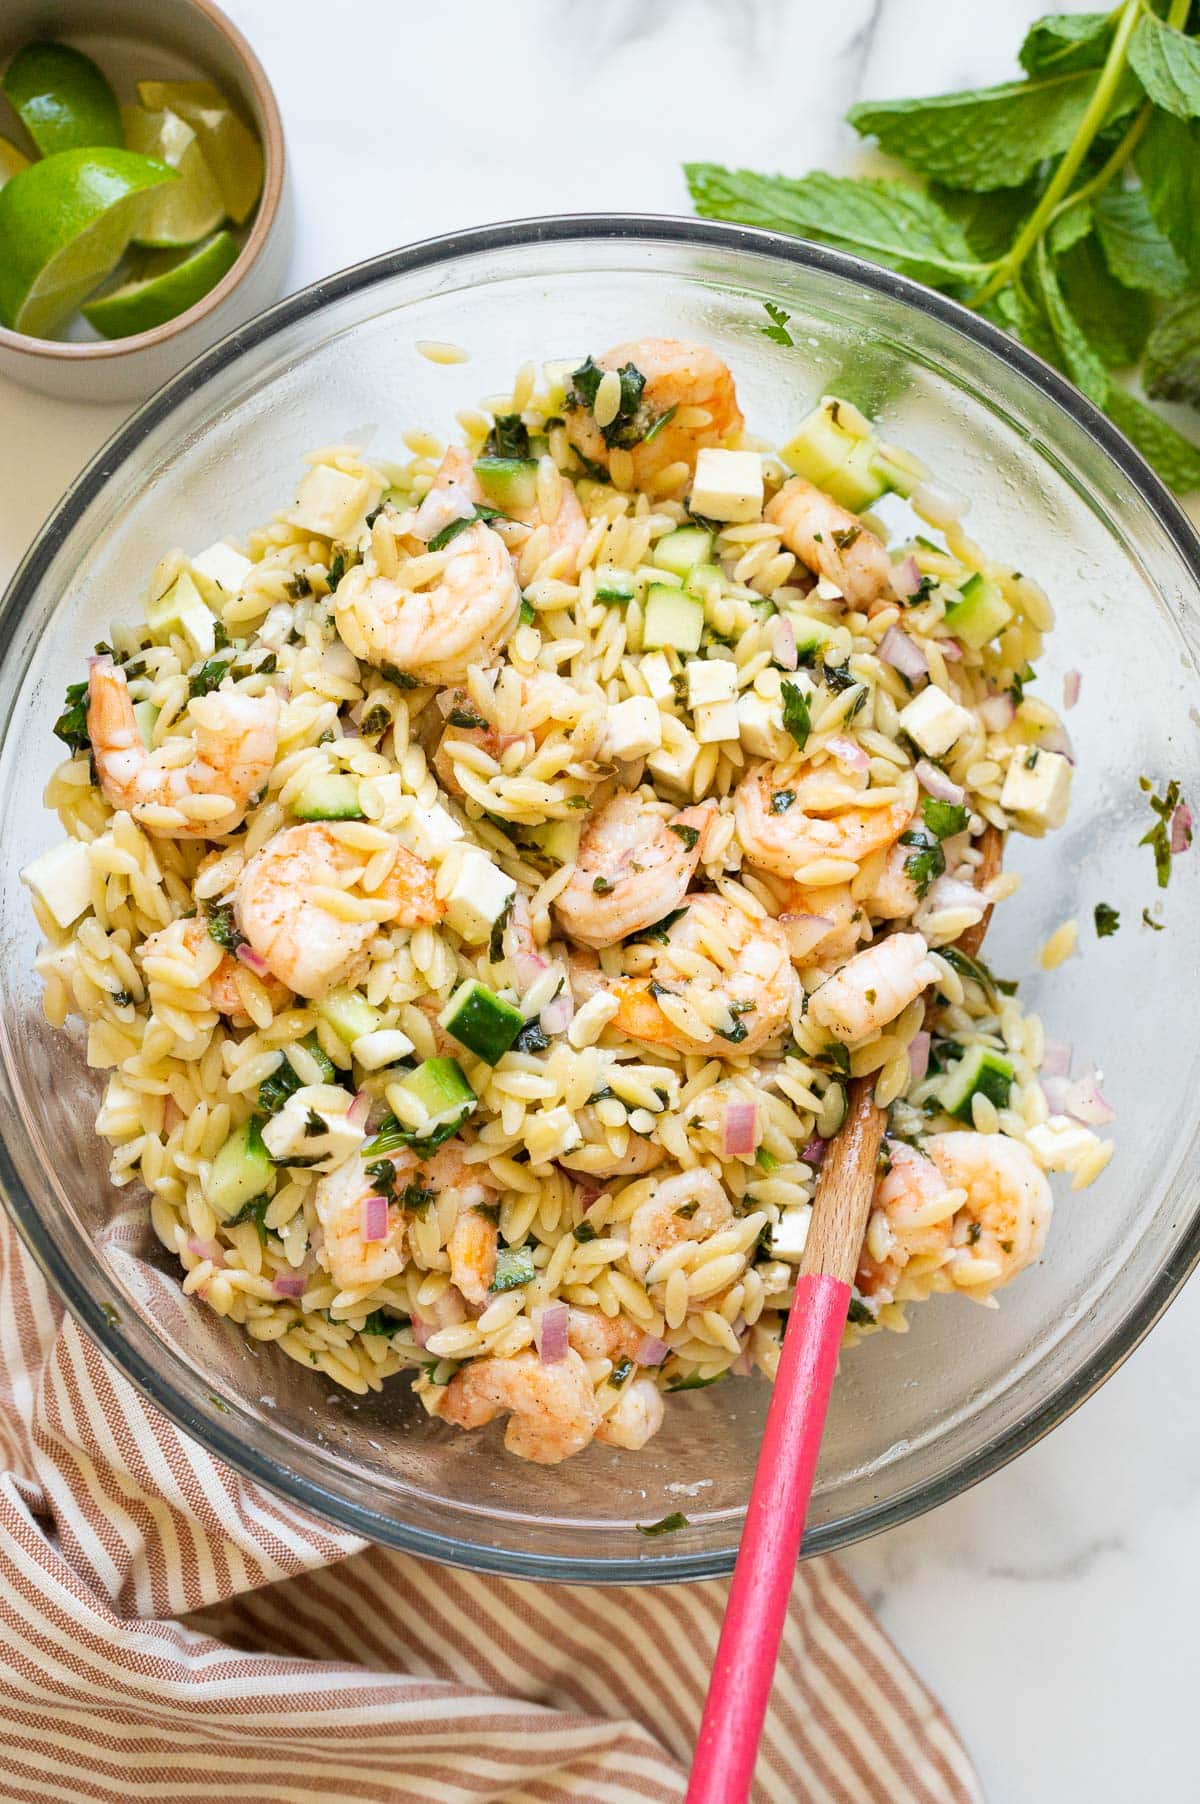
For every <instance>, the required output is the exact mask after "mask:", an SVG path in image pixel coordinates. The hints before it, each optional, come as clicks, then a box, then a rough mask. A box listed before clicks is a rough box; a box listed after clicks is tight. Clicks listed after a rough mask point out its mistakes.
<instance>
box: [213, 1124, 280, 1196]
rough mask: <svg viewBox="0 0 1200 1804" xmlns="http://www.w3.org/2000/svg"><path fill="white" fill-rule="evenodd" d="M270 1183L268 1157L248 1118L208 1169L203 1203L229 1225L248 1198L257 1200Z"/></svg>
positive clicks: (271, 1170)
mask: <svg viewBox="0 0 1200 1804" xmlns="http://www.w3.org/2000/svg"><path fill="white" fill-rule="evenodd" d="M274 1183H275V1169H274V1167H273V1166H272V1164H271V1156H270V1154H269V1153H268V1151H267V1149H266V1147H265V1146H264V1145H263V1137H262V1131H261V1129H260V1128H259V1125H258V1122H257V1120H256V1119H255V1117H254V1116H253V1115H252V1116H251V1117H250V1119H249V1121H243V1123H242V1125H241V1127H236V1128H234V1130H233V1132H232V1134H230V1136H229V1138H228V1140H227V1141H226V1142H225V1144H224V1146H222V1147H221V1149H220V1151H219V1152H218V1153H217V1156H216V1158H215V1159H214V1160H213V1162H212V1164H211V1165H210V1166H209V1168H208V1177H207V1179H206V1181H205V1184H204V1200H205V1202H206V1203H207V1204H208V1206H209V1208H210V1209H211V1210H212V1212H213V1214H214V1215H215V1216H217V1217H218V1218H219V1219H220V1220H221V1221H232V1219H233V1217H234V1216H235V1215H236V1214H237V1212H238V1210H239V1209H241V1208H243V1207H244V1205H245V1204H246V1203H248V1202H249V1201H250V1199H251V1197H255V1196H261V1194H262V1192H263V1191H264V1190H270V1189H271V1188H272V1187H273V1186H274Z"/></svg>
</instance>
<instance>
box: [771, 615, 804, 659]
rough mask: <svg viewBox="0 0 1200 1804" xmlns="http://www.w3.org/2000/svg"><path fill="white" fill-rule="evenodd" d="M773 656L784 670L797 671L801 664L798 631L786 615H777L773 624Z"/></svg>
mask: <svg viewBox="0 0 1200 1804" xmlns="http://www.w3.org/2000/svg"><path fill="white" fill-rule="evenodd" d="M771 655H772V657H773V658H774V659H775V662H776V663H777V664H778V665H780V667H781V668H782V669H784V670H795V669H796V667H797V665H798V664H799V662H800V657H799V653H798V652H797V650H796V629H795V627H794V626H793V625H792V623H791V621H790V620H789V619H788V618H787V616H786V615H784V614H777V615H776V616H775V618H774V620H773V621H772V622H771Z"/></svg>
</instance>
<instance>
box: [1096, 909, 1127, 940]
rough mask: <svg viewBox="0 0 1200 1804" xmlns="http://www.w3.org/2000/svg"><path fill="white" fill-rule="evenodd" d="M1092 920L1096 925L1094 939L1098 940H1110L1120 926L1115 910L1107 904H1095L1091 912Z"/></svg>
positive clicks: (1119, 918) (1119, 919) (1118, 916)
mask: <svg viewBox="0 0 1200 1804" xmlns="http://www.w3.org/2000/svg"><path fill="white" fill-rule="evenodd" d="M1092 919H1093V920H1094V921H1095V923H1096V938H1097V939H1100V940H1107V939H1110V938H1111V937H1112V935H1113V934H1114V933H1115V932H1116V931H1117V928H1118V927H1119V926H1120V925H1121V917H1120V915H1119V914H1118V912H1117V910H1116V909H1115V908H1112V907H1110V906H1109V904H1108V903H1107V902H1097V904H1096V906H1095V908H1094V909H1093V910H1092Z"/></svg>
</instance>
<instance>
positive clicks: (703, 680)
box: [687, 658, 737, 708]
mask: <svg viewBox="0 0 1200 1804" xmlns="http://www.w3.org/2000/svg"><path fill="white" fill-rule="evenodd" d="M736 695H737V665H736V664H735V663H734V662H733V661H732V659H730V658H689V659H688V666H687V697H688V707H689V708H699V707H701V706H702V705H703V704H704V703H705V702H729V701H732V700H733V699H734V697H735V696H736Z"/></svg>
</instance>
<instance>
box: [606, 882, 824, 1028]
mask: <svg viewBox="0 0 1200 1804" xmlns="http://www.w3.org/2000/svg"><path fill="white" fill-rule="evenodd" d="M684 908H685V912H684V913H683V914H681V915H680V917H679V919H678V920H677V921H673V922H672V924H671V926H670V927H668V929H667V935H666V941H665V943H664V945H663V947H662V949H661V950H660V951H659V952H657V954H656V956H655V960H654V964H653V967H652V969H651V973H650V975H649V976H648V977H640V976H639V977H617V978H606V977H603V976H600V975H598V974H594V973H592V972H591V971H590V970H589V969H588V967H587V965H586V963H585V961H584V960H582V959H580V960H577V961H576V964H575V965H574V966H573V968H572V973H571V975H572V981H573V983H575V985H576V987H577V988H578V989H580V990H581V991H583V992H586V991H588V990H589V989H590V990H593V991H594V990H595V989H597V988H603V989H607V990H610V991H611V993H612V994H613V995H615V996H616V998H617V1012H616V1014H615V1016H614V1017H613V1025H614V1027H616V1028H617V1029H618V1031H619V1032H621V1033H623V1034H626V1035H627V1036H628V1037H629V1038H630V1039H631V1040H643V1041H645V1042H647V1044H649V1045H651V1046H674V1047H676V1048H677V1049H678V1050H679V1051H680V1052H703V1053H706V1054H707V1055H708V1056H709V1057H710V1058H740V1057H743V1056H746V1055H748V1054H750V1053H752V1052H757V1051H758V1050H759V1048H760V1047H761V1046H763V1045H765V1044H766V1042H767V1041H768V1040H770V1039H773V1038H774V1036H775V1035H776V1034H777V1033H779V1032H780V1030H781V1029H782V1028H783V1027H784V1025H785V1024H786V1022H787V1019H788V1015H789V1012H790V1010H791V1007H792V1003H793V1001H794V1000H795V999H796V997H797V995H798V979H797V977H796V974H795V972H794V971H793V969H792V965H791V960H790V957H789V954H788V945H787V936H786V934H785V933H784V930H783V928H782V927H781V926H780V925H779V923H778V921H773V920H771V919H770V918H769V917H766V916H764V917H762V918H761V919H759V918H755V917H752V916H750V915H748V914H747V913H746V912H745V910H744V909H741V908H739V907H738V905H737V904H736V903H735V902H728V901H726V900H725V898H724V897H723V896H716V895H711V894H708V893H706V892H700V891H697V892H694V893H692V894H689V895H688V896H686V897H685V898H684ZM676 953H682V954H683V955H684V957H683V960H682V961H681V962H680V963H676V962H675V954H676Z"/></svg>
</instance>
